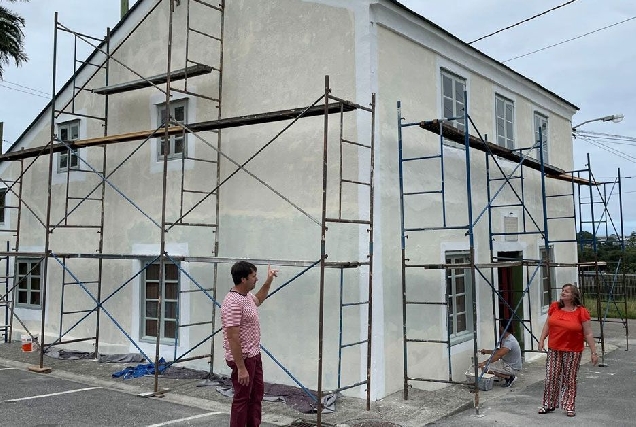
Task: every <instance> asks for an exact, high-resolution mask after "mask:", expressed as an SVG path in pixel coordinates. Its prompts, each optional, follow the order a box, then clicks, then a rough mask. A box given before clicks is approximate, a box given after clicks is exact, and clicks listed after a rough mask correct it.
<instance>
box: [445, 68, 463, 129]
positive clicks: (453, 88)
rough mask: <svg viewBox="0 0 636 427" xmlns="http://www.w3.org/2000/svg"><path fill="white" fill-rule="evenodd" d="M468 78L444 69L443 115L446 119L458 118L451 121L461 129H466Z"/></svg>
mask: <svg viewBox="0 0 636 427" xmlns="http://www.w3.org/2000/svg"><path fill="white" fill-rule="evenodd" d="M465 90H466V79H464V78H463V77H460V76H458V75H456V74H453V73H451V72H449V71H447V70H442V115H443V116H444V118H446V119H450V118H457V119H455V120H453V121H451V122H450V124H451V125H452V126H454V127H456V128H457V129H458V130H460V131H462V132H463V131H464V129H466V126H465V123H464V108H465V105H464V101H465V99H464V91H465Z"/></svg>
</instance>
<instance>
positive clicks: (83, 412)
mask: <svg viewBox="0 0 636 427" xmlns="http://www.w3.org/2000/svg"><path fill="white" fill-rule="evenodd" d="M0 384H2V386H0V401H1V402H2V403H1V404H0V405H2V410H1V413H2V415H1V416H0V425H2V426H17V425H34V426H36V425H40V426H43V425H46V426H86V425H91V426H156V427H159V426H168V425H169V426H186V425H187V426H203V425H206V426H227V425H228V423H229V414H227V413H226V412H223V411H209V410H204V409H200V408H196V407H193V406H187V405H183V404H178V403H174V402H170V401H167V400H166V399H165V398H163V399H162V398H147V397H140V396H137V395H133V394H129V393H125V392H122V391H118V390H113V389H109V388H106V387H102V386H96V385H91V384H83V383H81V382H75V381H70V380H66V379H61V378H57V377H55V376H51V375H47V374H38V373H33V372H30V371H27V370H24V369H19V368H14V367H7V366H0ZM263 425H264V426H272V425H273V424H263Z"/></svg>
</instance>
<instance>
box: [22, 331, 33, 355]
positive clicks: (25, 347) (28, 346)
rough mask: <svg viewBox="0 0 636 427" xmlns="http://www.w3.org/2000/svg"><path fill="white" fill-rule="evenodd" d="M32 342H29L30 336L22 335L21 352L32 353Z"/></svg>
mask: <svg viewBox="0 0 636 427" xmlns="http://www.w3.org/2000/svg"><path fill="white" fill-rule="evenodd" d="M32 344H33V343H32V342H31V336H29V335H22V351H28V352H30V351H32V350H33V346H32Z"/></svg>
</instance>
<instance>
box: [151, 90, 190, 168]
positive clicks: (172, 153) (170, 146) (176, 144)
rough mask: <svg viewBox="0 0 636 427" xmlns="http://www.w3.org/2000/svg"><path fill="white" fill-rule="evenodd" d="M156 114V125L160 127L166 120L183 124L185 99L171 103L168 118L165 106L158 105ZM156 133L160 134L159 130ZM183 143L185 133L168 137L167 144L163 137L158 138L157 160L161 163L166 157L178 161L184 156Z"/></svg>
mask: <svg viewBox="0 0 636 427" xmlns="http://www.w3.org/2000/svg"><path fill="white" fill-rule="evenodd" d="M157 112H158V114H159V120H158V123H159V124H160V125H164V124H165V123H166V121H167V120H175V121H178V122H182V123H183V122H185V120H186V117H187V115H186V113H187V99H182V100H179V101H174V102H171V103H170V115H169V116H168V115H167V114H166V106H165V104H164V105H159V106H158V107H157ZM158 132H159V133H160V132H161V129H160V130H159V131H158ZM185 142H186V138H185V132H181V133H179V134H176V135H170V140H169V141H168V142H166V139H165V137H164V136H161V137H160V138H159V144H158V145H159V147H158V153H157V160H158V161H162V160H163V156H164V155H167V156H168V159H180V158H181V156H184V155H185V154H186V145H185Z"/></svg>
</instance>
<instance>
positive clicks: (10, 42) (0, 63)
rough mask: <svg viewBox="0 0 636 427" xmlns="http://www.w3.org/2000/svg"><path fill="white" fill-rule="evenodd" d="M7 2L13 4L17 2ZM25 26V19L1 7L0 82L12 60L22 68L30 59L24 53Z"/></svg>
mask: <svg viewBox="0 0 636 427" xmlns="http://www.w3.org/2000/svg"><path fill="white" fill-rule="evenodd" d="M6 1H9V2H12V3H13V2H15V1H17V0H6ZM23 1H28V0H23ZM24 25H25V21H24V18H22V17H21V16H20V15H18V14H17V13H15V12H12V11H11V10H9V9H8V8H6V7H4V6H3V5H0V80H1V79H2V71H3V69H4V67H5V66H7V65H9V64H10V63H11V60H13V62H15V64H16V65H17V66H20V65H21V64H22V63H23V62H25V61H27V60H28V59H29V58H28V57H27V55H26V53H25V52H24V31H23V30H22V29H23V28H24Z"/></svg>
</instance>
